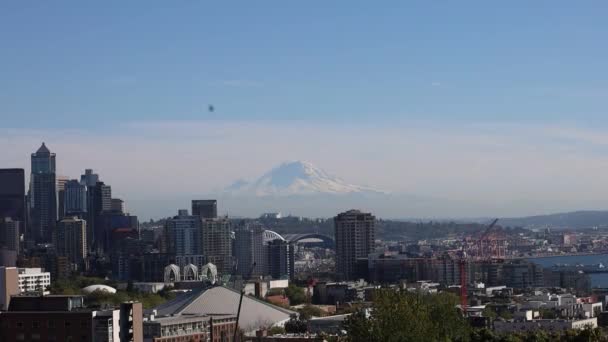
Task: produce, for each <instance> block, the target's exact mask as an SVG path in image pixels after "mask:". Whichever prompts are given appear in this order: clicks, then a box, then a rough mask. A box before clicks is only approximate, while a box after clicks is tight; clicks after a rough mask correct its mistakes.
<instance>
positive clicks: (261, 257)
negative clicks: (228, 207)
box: [234, 225, 268, 278]
mask: <svg viewBox="0 0 608 342" xmlns="http://www.w3.org/2000/svg"><path fill="white" fill-rule="evenodd" d="M266 253H267V250H266V246H265V245H264V228H262V227H261V226H260V225H252V226H245V227H240V229H237V230H236V231H235V232H234V256H235V259H236V260H235V261H236V273H237V274H239V275H241V276H243V277H245V278H249V277H253V278H255V277H260V276H264V275H266V274H267V259H268V257H267V254H266ZM253 265H255V266H253ZM252 266H253V268H252Z"/></svg>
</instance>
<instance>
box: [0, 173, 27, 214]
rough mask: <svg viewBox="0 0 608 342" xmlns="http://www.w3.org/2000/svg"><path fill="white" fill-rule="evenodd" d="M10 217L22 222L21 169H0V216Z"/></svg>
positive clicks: (23, 204) (23, 197)
mask: <svg viewBox="0 0 608 342" xmlns="http://www.w3.org/2000/svg"><path fill="white" fill-rule="evenodd" d="M4 217H10V218H11V219H13V220H15V221H20V222H22V224H23V223H24V222H25V219H26V211H25V172H24V171H23V169H0V218H4Z"/></svg>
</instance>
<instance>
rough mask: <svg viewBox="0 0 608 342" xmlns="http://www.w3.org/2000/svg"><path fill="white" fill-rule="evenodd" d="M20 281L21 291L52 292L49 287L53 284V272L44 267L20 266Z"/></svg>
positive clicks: (45, 293)
mask: <svg viewBox="0 0 608 342" xmlns="http://www.w3.org/2000/svg"><path fill="white" fill-rule="evenodd" d="M18 281H19V292H20V293H39V294H44V295H47V294H49V293H50V292H49V291H48V290H47V289H48V287H49V286H51V273H49V272H44V271H43V270H42V268H19V269H18Z"/></svg>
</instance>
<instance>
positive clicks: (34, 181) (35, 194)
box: [28, 143, 57, 242]
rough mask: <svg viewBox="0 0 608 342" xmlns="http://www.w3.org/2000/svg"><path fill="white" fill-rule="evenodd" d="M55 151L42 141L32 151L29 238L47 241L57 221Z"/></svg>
mask: <svg viewBox="0 0 608 342" xmlns="http://www.w3.org/2000/svg"><path fill="white" fill-rule="evenodd" d="M55 177H56V176H55V153H51V151H49V149H48V148H47V147H46V145H45V144H44V143H42V146H40V148H39V149H38V151H36V153H32V175H31V177H30V192H29V203H30V217H31V223H30V236H29V237H28V239H29V240H34V241H36V242H49V241H51V239H52V234H53V231H54V229H55V225H56V222H57V183H56V179H55Z"/></svg>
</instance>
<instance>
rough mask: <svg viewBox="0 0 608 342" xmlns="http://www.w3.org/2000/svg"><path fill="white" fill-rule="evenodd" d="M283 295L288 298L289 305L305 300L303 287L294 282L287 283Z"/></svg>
mask: <svg viewBox="0 0 608 342" xmlns="http://www.w3.org/2000/svg"><path fill="white" fill-rule="evenodd" d="M285 295H286V296H287V298H289V304H291V305H299V304H302V303H304V302H305V301H306V293H305V292H304V289H303V288H301V287H297V286H295V285H294V284H289V287H287V288H286V289H285Z"/></svg>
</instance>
